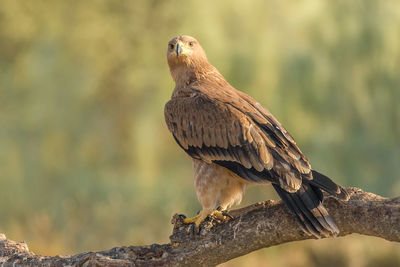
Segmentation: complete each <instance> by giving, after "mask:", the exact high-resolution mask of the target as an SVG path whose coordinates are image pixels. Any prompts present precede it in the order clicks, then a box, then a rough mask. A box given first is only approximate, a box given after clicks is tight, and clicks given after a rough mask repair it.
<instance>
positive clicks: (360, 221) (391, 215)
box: [0, 188, 400, 266]
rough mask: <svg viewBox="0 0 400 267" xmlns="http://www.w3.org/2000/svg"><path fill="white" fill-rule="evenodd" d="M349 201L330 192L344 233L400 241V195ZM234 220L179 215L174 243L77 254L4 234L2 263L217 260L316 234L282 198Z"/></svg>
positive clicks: (354, 195) (357, 195) (359, 195)
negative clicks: (196, 221) (40, 251)
mask: <svg viewBox="0 0 400 267" xmlns="http://www.w3.org/2000/svg"><path fill="white" fill-rule="evenodd" d="M347 190H348V192H349V193H350V195H351V197H350V200H349V201H348V202H342V201H338V200H336V199H334V198H327V199H326V200H325V201H324V205H325V207H326V208H327V209H328V211H329V213H330V214H331V216H332V217H333V218H334V220H335V222H336V224H337V226H338V227H339V229H340V236H345V235H348V234H352V233H358V234H362V235H370V236H376V237H381V238H384V239H386V240H389V241H395V242H400V197H398V198H393V199H387V198H383V197H381V196H378V195H375V194H372V193H366V192H363V191H362V190H361V189H358V188H347ZM230 215H232V216H233V219H231V220H230V221H228V222H225V223H218V222H215V221H210V220H208V221H206V222H205V223H203V224H202V226H201V228H200V229H201V230H200V232H199V233H194V232H193V231H192V228H190V227H188V226H187V225H184V224H183V222H182V217H181V216H179V215H174V217H173V218H172V223H173V224H174V229H173V233H172V235H171V236H170V240H171V242H170V243H169V244H162V245H159V244H153V245H149V246H130V247H116V248H112V249H110V250H106V251H100V252H87V253H81V254H77V255H73V256H55V257H50V256H40V255H35V254H34V253H32V252H30V251H29V249H28V246H27V245H26V244H25V243H24V242H20V243H16V242H14V241H12V240H8V239H6V237H5V235H2V234H0V264H2V266H14V265H15V264H17V265H19V264H21V265H34V266H37V265H45V266H65V265H77V266H182V265H183V266H186V265H190V266H213V265H217V264H219V263H222V262H225V261H228V260H230V259H233V258H236V257H239V256H242V255H245V254H247V253H249V252H251V251H254V250H257V249H261V248H266V247H270V246H276V245H279V244H283V243H286V242H291V241H299V240H305V239H311V238H313V237H312V236H307V235H305V234H304V232H303V231H302V230H301V229H300V227H299V225H298V224H297V222H296V221H295V219H294V217H293V216H292V215H291V214H290V213H289V211H288V209H287V208H286V207H285V205H284V204H283V203H282V202H281V201H265V202H262V203H257V204H254V205H251V206H248V207H246V208H242V209H238V210H234V211H231V212H230Z"/></svg>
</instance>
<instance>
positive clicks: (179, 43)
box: [175, 41, 183, 57]
mask: <svg viewBox="0 0 400 267" xmlns="http://www.w3.org/2000/svg"><path fill="white" fill-rule="evenodd" d="M182 46H183V43H182V42H180V41H178V43H177V44H176V50H175V51H176V55H177V56H178V57H179V56H180V55H181V54H182V51H183V49H182Z"/></svg>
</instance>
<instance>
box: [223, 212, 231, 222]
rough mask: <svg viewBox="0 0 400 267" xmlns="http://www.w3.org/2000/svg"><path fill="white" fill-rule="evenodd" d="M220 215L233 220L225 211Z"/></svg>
mask: <svg viewBox="0 0 400 267" xmlns="http://www.w3.org/2000/svg"><path fill="white" fill-rule="evenodd" d="M222 215H224V216H226V217H228V218H229V219H231V220H233V216H232V215H230V214H229V213H228V211H227V210H225V211H223V212H222Z"/></svg>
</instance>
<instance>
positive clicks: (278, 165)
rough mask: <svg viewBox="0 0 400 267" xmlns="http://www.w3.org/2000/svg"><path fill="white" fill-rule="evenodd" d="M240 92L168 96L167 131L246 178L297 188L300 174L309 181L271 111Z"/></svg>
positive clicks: (304, 165) (291, 189)
mask: <svg viewBox="0 0 400 267" xmlns="http://www.w3.org/2000/svg"><path fill="white" fill-rule="evenodd" d="M240 94H241V92H238V91H232V92H230V93H229V94H225V97H224V95H222V96H218V93H217V94H214V95H213V96H212V97H211V96H210V95H209V94H206V93H203V92H200V91H197V92H196V93H193V94H192V95H190V96H187V97H175V98H172V99H171V100H170V101H169V102H167V104H166V105H165V110H164V113H165V120H166V122H167V125H168V129H169V130H170V131H171V132H172V134H173V136H174V137H175V140H176V141H177V142H178V144H179V145H180V146H181V147H182V148H183V149H184V150H185V151H186V153H188V154H189V155H190V156H191V157H193V158H196V159H201V160H204V161H206V162H209V163H211V162H213V163H216V164H218V165H221V166H224V167H226V168H228V169H229V170H231V171H233V172H235V173H236V174H237V175H239V176H240V177H242V178H244V179H246V180H248V181H252V182H259V183H261V182H267V181H270V182H272V183H274V184H277V185H279V186H280V187H281V188H283V189H284V190H286V191H288V192H295V191H297V190H298V189H299V188H300V187H301V184H302V179H303V178H305V179H312V174H311V167H310V165H309V163H308V160H307V159H306V158H305V157H304V156H303V154H302V153H301V151H300V150H299V148H298V147H297V145H296V143H295V142H294V140H293V138H292V137H291V136H290V135H289V133H287V131H286V130H285V129H284V128H283V127H282V126H281V125H280V123H279V122H278V121H277V120H276V119H275V118H274V117H273V116H272V114H270V113H269V112H268V111H267V110H266V109H264V108H263V107H261V105H260V104H258V103H256V102H255V101H253V100H252V99H251V98H250V97H249V96H247V95H245V94H243V95H244V96H241V95H240ZM246 97H248V98H249V99H246Z"/></svg>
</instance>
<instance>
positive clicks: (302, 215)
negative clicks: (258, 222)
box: [273, 176, 347, 238]
mask: <svg viewBox="0 0 400 267" xmlns="http://www.w3.org/2000/svg"><path fill="white" fill-rule="evenodd" d="M324 177H325V176H324ZM326 178H327V177H326ZM327 179H329V178H327ZM316 180H318V181H319V183H321V184H317V183H311V181H307V180H304V181H303V184H302V186H301V187H300V189H299V190H298V191H297V192H295V193H289V192H287V191H285V190H283V189H282V188H281V187H279V185H275V184H273V186H274V188H275V190H276V191H277V192H278V194H279V196H280V197H281V198H282V200H283V202H285V204H286V205H287V206H288V208H289V209H290V210H291V211H292V212H293V213H294V214H295V215H296V218H297V220H298V221H299V222H300V225H301V227H302V229H303V230H304V231H305V232H306V233H308V234H310V235H314V236H316V237H317V238H321V237H330V236H337V235H338V234H339V229H338V228H337V226H336V224H335V222H334V221H333V219H332V217H331V216H330V215H329V214H328V212H327V211H326V209H325V207H324V206H323V205H322V200H323V194H322V191H321V189H320V188H322V189H324V190H326V191H327V192H328V193H331V192H330V191H332V190H331V189H333V188H330V186H331V184H329V183H328V184H327V185H326V184H325V183H324V181H323V179H321V180H319V179H318V178H317V179H316ZM329 181H330V182H331V183H333V182H332V181H331V180H329ZM328 190H329V191H328ZM342 190H343V189H342ZM336 191H337V190H335V191H334V192H336ZM343 194H345V195H347V193H345V191H344V190H343ZM333 195H334V196H337V197H340V198H342V197H341V196H342V195H341V194H340V193H338V194H337V193H335V194H333Z"/></svg>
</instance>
